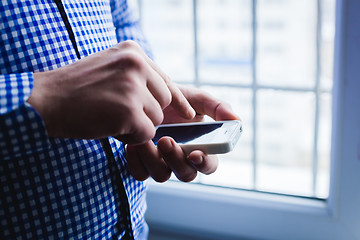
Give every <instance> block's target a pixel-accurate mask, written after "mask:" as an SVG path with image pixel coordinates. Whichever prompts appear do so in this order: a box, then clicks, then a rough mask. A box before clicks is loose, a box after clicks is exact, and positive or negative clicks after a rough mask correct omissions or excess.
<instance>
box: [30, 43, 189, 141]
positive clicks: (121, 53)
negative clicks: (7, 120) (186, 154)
mask: <svg viewBox="0 0 360 240" xmlns="http://www.w3.org/2000/svg"><path fill="white" fill-rule="evenodd" d="M28 102H29V103H30V104H31V105H32V106H33V107H34V108H35V109H36V110H37V111H38V112H39V114H40V115H41V116H42V118H43V120H44V122H45V125H46V128H47V131H48V134H49V136H51V137H63V138H82V139H93V138H103V137H107V136H115V137H116V138H118V139H119V140H121V141H123V142H124V143H132V144H140V143H145V142H147V141H149V140H150V139H152V138H153V136H154V134H155V129H154V126H156V125H158V124H160V123H161V122H162V121H163V117H164V116H163V109H164V108H166V107H168V106H169V105H171V106H173V108H174V109H176V111H177V113H178V114H179V115H181V116H182V117H184V118H187V119H189V118H190V119H191V118H193V117H194V115H195V112H194V110H193V109H192V108H191V106H190V104H189V103H188V101H187V100H186V98H185V97H184V96H183V94H182V93H181V91H180V90H179V89H178V88H177V87H176V85H175V84H173V83H172V82H171V81H170V80H169V78H168V77H167V75H166V74H164V73H163V72H162V71H161V70H160V68H159V67H157V66H156V65H155V64H154V63H153V62H152V61H151V60H150V59H149V58H148V57H147V56H146V55H145V53H144V52H143V51H142V50H141V48H140V47H139V46H138V45H137V44H136V43H135V42H132V41H127V42H123V43H120V44H118V45H116V46H114V47H112V48H109V49H107V50H104V51H102V52H99V53H96V54H93V55H91V56H88V57H86V58H84V59H81V60H79V61H77V62H75V63H73V64H70V65H68V66H65V67H62V68H59V69H56V70H53V71H49V72H42V73H35V74H34V89H33V92H32V94H31V96H30V98H29V99H28Z"/></svg>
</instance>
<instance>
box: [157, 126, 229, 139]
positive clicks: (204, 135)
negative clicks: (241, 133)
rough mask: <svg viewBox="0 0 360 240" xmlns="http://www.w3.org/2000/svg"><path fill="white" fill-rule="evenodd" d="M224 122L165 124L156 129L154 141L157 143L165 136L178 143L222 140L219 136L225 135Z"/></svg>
mask: <svg viewBox="0 0 360 240" xmlns="http://www.w3.org/2000/svg"><path fill="white" fill-rule="evenodd" d="M222 125H223V123H215V124H214V123H213V124H204V125H189V126H163V127H159V128H158V129H157V130H156V134H155V137H154V138H153V142H154V143H155V144H156V143H157V141H158V140H159V139H160V138H162V137H164V136H169V137H172V138H173V139H174V140H175V141H176V142H177V143H182V144H185V143H192V144H197V143H212V142H216V141H217V140H220V139H219V138H220V137H221V136H222V135H223V134H222V131H224V129H223V128H221V127H222Z"/></svg>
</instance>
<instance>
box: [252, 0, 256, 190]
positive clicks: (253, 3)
mask: <svg viewBox="0 0 360 240" xmlns="http://www.w3.org/2000/svg"><path fill="white" fill-rule="evenodd" d="M256 8H257V0H252V7H251V11H252V14H251V17H252V19H251V22H252V62H253V64H252V86H251V88H252V105H253V119H252V126H253V139H252V148H253V156H252V163H253V188H254V189H257V144H256V138H257V127H256V120H257V74H256V71H257V69H256V54H257V52H256V42H257V21H256V16H257V10H256Z"/></svg>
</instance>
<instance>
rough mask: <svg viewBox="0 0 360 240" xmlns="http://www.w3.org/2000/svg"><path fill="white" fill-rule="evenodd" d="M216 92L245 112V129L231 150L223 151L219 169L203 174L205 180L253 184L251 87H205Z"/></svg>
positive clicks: (234, 184)
mask: <svg viewBox="0 0 360 240" xmlns="http://www.w3.org/2000/svg"><path fill="white" fill-rule="evenodd" d="M203 89H204V90H206V91H207V92H209V93H211V94H212V95H213V96H215V97H217V98H219V99H223V100H224V101H226V102H228V103H231V106H232V108H233V110H234V111H235V112H236V113H237V114H238V115H239V116H240V117H242V116H244V117H243V119H242V121H243V129H244V130H243V133H242V135H241V137H240V139H239V141H238V143H237V145H236V147H235V148H234V150H233V151H232V152H230V153H226V154H223V155H219V156H218V157H219V166H218V169H217V171H216V172H215V173H213V174H211V175H208V176H204V175H202V176H201V179H200V181H201V183H206V184H212V185H220V186H231V187H239V188H253V182H252V180H253V175H252V173H253V166H252V161H251V160H252V154H253V152H252V150H253V148H252V137H253V136H252V134H253V132H252V118H251V116H252V108H251V101H252V93H251V90H249V89H237V88H227V87H223V88H221V87H216V88H215V87H203Z"/></svg>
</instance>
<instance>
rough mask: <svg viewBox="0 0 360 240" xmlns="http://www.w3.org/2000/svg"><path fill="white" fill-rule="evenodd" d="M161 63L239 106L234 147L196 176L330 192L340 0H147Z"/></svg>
mask: <svg viewBox="0 0 360 240" xmlns="http://www.w3.org/2000/svg"><path fill="white" fill-rule="evenodd" d="M137 4H138V7H139V9H140V16H141V23H142V27H143V30H144V33H145V36H146V37H147V39H148V40H149V42H150V45H151V48H152V51H153V53H154V56H155V59H154V60H155V61H156V63H157V64H158V65H159V66H160V67H161V68H162V69H163V70H164V71H165V72H166V73H167V74H168V75H169V76H170V77H171V78H172V80H173V81H175V82H177V83H180V84H190V85H194V86H197V87H200V88H202V89H204V90H206V91H208V92H210V93H211V94H213V95H215V96H216V97H218V98H220V99H223V100H224V101H226V102H228V103H230V104H231V105H232V107H233V109H234V110H235V111H236V112H237V113H238V115H239V116H241V118H242V120H243V129H244V132H243V135H242V136H241V138H240V140H239V142H238V144H237V146H236V148H235V149H234V151H232V152H231V153H228V154H224V155H219V158H220V159H219V167H218V170H217V171H216V172H215V173H214V174H211V175H209V176H205V175H199V176H198V178H197V179H196V183H199V184H205V185H213V186H219V187H230V188H238V189H248V190H255V191H264V192H272V193H279V194H290V195H296V196H305V197H315V198H321V199H326V198H327V196H328V193H329V178H330V176H329V175H330V141H331V134H330V133H331V100H332V94H331V93H332V68H333V66H332V62H333V45H334V28H335V13H334V11H335V9H334V8H335V1H334V0H318V1H313V0H303V1H297V0H151V1H145V0H137Z"/></svg>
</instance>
